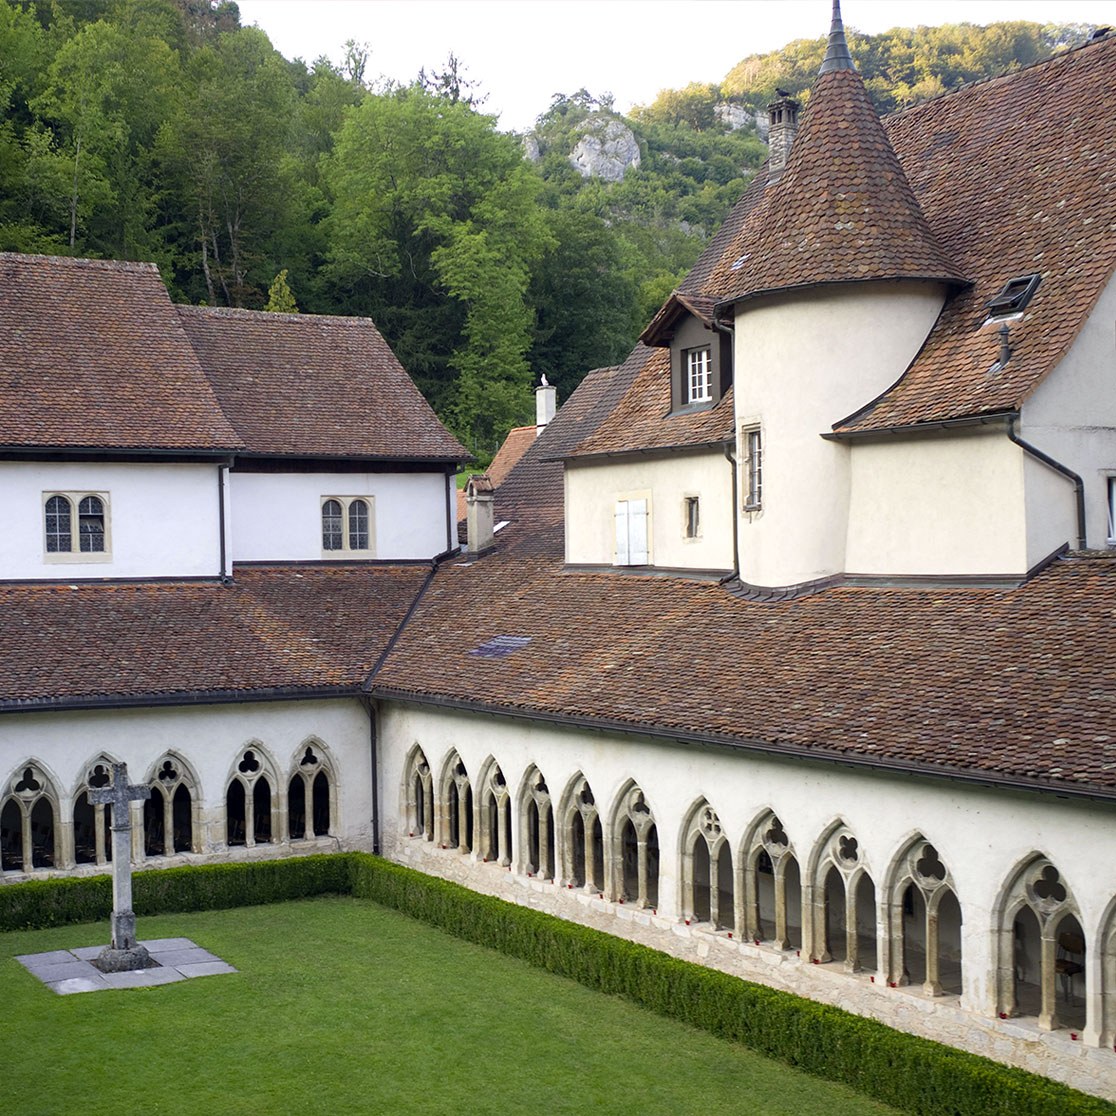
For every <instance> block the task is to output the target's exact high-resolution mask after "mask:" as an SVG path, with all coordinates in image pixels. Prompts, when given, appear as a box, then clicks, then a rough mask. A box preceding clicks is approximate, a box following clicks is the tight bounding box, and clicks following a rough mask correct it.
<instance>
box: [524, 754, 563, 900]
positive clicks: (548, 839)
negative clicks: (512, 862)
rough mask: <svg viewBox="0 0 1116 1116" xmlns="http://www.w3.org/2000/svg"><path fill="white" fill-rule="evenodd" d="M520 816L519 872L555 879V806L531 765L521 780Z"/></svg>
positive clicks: (543, 781) (543, 783)
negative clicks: (520, 869) (520, 870)
mask: <svg viewBox="0 0 1116 1116" xmlns="http://www.w3.org/2000/svg"><path fill="white" fill-rule="evenodd" d="M519 817H520V843H519V847H520V850H521V853H520V857H521V859H520V863H521V868H522V871H523V872H524V873H525V874H526V875H528V876H538V877H540V878H541V879H544V880H552V879H554V875H555V872H554V861H555V849H556V842H555V833H554V805H553V803H552V802H551V800H550V788H549V787H548V786H547V785H546V780H545V779H544V778H543V775H542V772H541V771H540V770H539V769H538V768H537V767H535V766H533V765H532V766H531V767H530V768H529V769H528V771H527V775H526V777H525V778H524V780H523V789H522V791H521V792H520V799H519Z"/></svg>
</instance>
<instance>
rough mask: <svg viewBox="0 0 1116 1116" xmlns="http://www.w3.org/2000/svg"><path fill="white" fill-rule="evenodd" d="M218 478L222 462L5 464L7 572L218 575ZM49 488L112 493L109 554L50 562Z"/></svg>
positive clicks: (2, 498)
mask: <svg viewBox="0 0 1116 1116" xmlns="http://www.w3.org/2000/svg"><path fill="white" fill-rule="evenodd" d="M217 477H218V467H217V465H215V464H214V465H204V464H203V465H196V464H182V465H177V464H176V465H170V464H168V465H158V464H147V463H140V462H136V463H126V462H112V463H107V462H96V461H90V462H54V461H26V462H25V461H6V462H3V463H0V523H2V524H4V530H3V531H0V577H3V578H48V579H51V580H59V579H74V578H90V577H98V578H99V577H127V578H131V577H217V576H219V574H220V565H221V562H220V519H219V515H218V495H217ZM44 492H75V493H76V492H104V493H107V494H108V504H109V506H108V517H107V519H108V522H107V524H106V527H107V530H108V534H109V547H110V550H109V551H108V552H107V560H102V556H101V555H89V556H86V555H75V556H74V559H73V560H71V561H61V562H60V561H56V560H53V558H54V556H51V558H52V560H51V561H47V556H46V542H45V534H44V532H45V528H44V524H43V493H44ZM74 530H75V532H76V530H77V524H76V523H75V524H74ZM87 558H89V559H96V560H85V559H87Z"/></svg>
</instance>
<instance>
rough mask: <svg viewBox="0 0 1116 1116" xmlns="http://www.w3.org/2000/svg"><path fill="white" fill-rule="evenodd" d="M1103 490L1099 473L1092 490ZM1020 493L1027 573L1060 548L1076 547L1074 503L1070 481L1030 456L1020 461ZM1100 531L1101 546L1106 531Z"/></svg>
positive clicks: (1098, 541)
mask: <svg viewBox="0 0 1116 1116" xmlns="http://www.w3.org/2000/svg"><path fill="white" fill-rule="evenodd" d="M1113 461H1114V462H1116V458H1113ZM1114 467H1116V466H1114ZM1105 487H1106V485H1105V483H1104V478H1103V477H1101V476H1100V474H1099V473H1098V474H1097V476H1096V478H1095V483H1094V488H1096V489H1097V490H1098V491H1100V492H1103V490H1104V489H1105ZM1023 490H1024V506H1025V508H1026V516H1027V568H1028V569H1030V568H1031V567H1032V566H1035V565H1037V564H1038V563H1039V562H1041V561H1042V560H1043V559H1044V558H1047V557H1049V556H1050V555H1051V554H1053V553H1054V551H1056V550H1057V549H1058V548H1059V547H1061V546H1064V545H1067V544H1068V545H1069V546H1070V547H1071V548H1076V547H1077V545H1078V541H1077V540H1078V526H1077V499H1076V497H1075V495H1074V489H1073V485H1072V484H1071V483H1070V481H1069V480H1067V479H1066V478H1065V477H1064V476H1062V475H1061V474H1060V473H1058V472H1056V471H1055V470H1054V469H1051V468H1050V466H1048V465H1045V464H1043V463H1042V462H1041V461H1036V460H1035V459H1034V458H1033V457H1031V456H1030V455H1025V456H1024V457H1023ZM1100 530H1101V534H1100V537H1099V538H1098V539H1097V545H1098V546H1103V545H1104V532H1105V528H1103V527H1102V528H1101V529H1100Z"/></svg>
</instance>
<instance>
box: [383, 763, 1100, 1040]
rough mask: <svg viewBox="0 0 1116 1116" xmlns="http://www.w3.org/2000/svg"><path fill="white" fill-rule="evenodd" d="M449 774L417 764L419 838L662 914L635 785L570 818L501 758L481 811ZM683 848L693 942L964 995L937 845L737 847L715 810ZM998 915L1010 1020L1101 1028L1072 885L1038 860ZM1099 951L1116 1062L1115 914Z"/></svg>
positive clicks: (847, 835) (1002, 999) (780, 831)
mask: <svg viewBox="0 0 1116 1116" xmlns="http://www.w3.org/2000/svg"><path fill="white" fill-rule="evenodd" d="M442 771H443V775H442V777H441V779H440V780H439V781H438V782H437V784H436V783H435V781H434V780H433V779H432V777H431V774H430V772H431V766H430V763H429V761H428V759H427V756H426V754H425V753H424V752H423V750H422V748H421V747H419V746H417V745H416V746H414V747H413V748H412V750H411V752H410V754H409V757H408V759H407V761H406V764H405V775H404V794H403V802H404V821H405V830H404V832H405V833H406V834H407V835H408V836H409V838H411V839H413V840H416V841H421V842H425V843H427V844H428V845H429V846H433V848H434V849H435V850H438V851H439V852H441V851H442V850H445V852H446V853H453V854H454V855H467V856H469V857H470V858H471V859H472V860H473V861H475V862H477V863H478V864H481V865H488V866H490V867H491V868H492V869H500V870H504V871H511V872H514V873H518V874H520V875H521V876H523V877H526V878H537V879H539V880H541V881H544V882H547V883H552V884H553V885H554V886H555V888H556V889H557V890H560V891H574V892H578V891H580V892H586V893H590V894H592V895H593V896H594V898H596V897H598V896H599V897H600V898H601V899H604V900H607V901H610V902H612V903H615V904H618V905H619V904H627V905H630V906H633V907H635V908H637V909H644V910H647V911H648V912H652V913H655V914H656V915H657V914H658V913H659V912H658V907H659V896H660V886H661V880H660V876H661V871H660V868H661V860H660V858H661V850H660V846H659V830H660V828H661V826H660V819H658V818H656V815H655V812H654V809H653V806H652V804H651V802H650V801H649V800H648V799H647V797H646V796H645V794H644V791H643V790H642V789H641V787H640V785H639V784H638V782H636V781H635V780H634V779H628V780H627V781H626V782H625V783H624V784H623V786H622V787H621V789H620V791H619V793H618V794H617V795H616V796H615V799H614V800H613V802H612V803H611V805H609V804H605V803H602V802H600V801H599V800H598V798H597V796H596V794H595V792H594V789H593V787H592V785H591V783H590V780H589V778H587V777H586V776H585V775H584V774H582V773H581V772H576V773H575V774H574V775H573V776H572V777H570V778H569V779H568V780H567V781H566V784H565V787H564V789H563V791H562V792H561V795H560V797H559V799H558V804H557V806H556V805H555V798H554V796H553V794H552V791H551V788H550V786H549V784H548V783H547V781H546V779H545V777H544V775H543V772H542V770H541V768H540V767H539V766H537V765H534V764H532V765H530V766H529V767H528V768H527V770H526V771H525V772H524V774H523V775H522V777H521V778H520V780H519V783H518V786H519V790H518V792H516V793H515V794H512V793H511V792H510V791H509V789H508V779H507V778H506V777H505V773H504V771H503V770H502V769H501V768H500V766H499V765H498V764H497V763H496V761H495V760H494V759H492V758H491V757H489V759H488V760H487V761H486V762H485V764H484V767H483V774H482V780H483V781H482V783H481V784H480V785H481V787H482V790H481V792H480V793H479V794H478V795H477V796H476V799H475V804H474V796H473V789H472V782H471V780H470V777H469V774H468V772H467V770H466V767H465V764H464V763H463V761H462V759H461V757H460V755H459V754H458V753H457V752H456V751H453V752H451V753H450V755H449V756H448V757H447V758H446V760H445V761H444V763H443V765H442ZM474 832H476V833H477V834H479V839H478V843H477V846H476V847H475V848H474V845H473V839H472V834H473V833H474ZM679 833H680V840H679V844H678V848H677V863H676V865H675V866H674V867H673V869H672V871H671V873H670V877H671V879H673V880H674V881H675V883H676V886H677V888H678V895H677V897H676V902H675V904H674V907H673V910H674V912H675V913H676V915H677V917H678V918H679V920H680V921H684V922H686V923H687V924H688V925H691V926H692V927H693V928H694V929H696V930H699V931H704V932H706V933H712V934H715V935H717V936H723V937H724V938H726V939H734V940H736V941H738V942H742V943H745V944H748V945H752V946H758V947H761V948H762V949H770V950H773V951H777V952H778V953H780V954H783V955H785V956H787V957H789V958H790V959H791V960H792V962H798V963H800V964H811V963H812V964H817V965H821V966H832V967H834V968H836V969H837V970H838V971H840V972H844V973H847V974H849V975H850V976H853V977H855V978H857V979H863V980H870V981H871V982H873V983H880V984H886V985H887V986H888V987H891V988H897V989H902V988H906V989H907V990H908V991H909V992H910V993H913V994H916V995H922V996H926V997H933V998H948V997H954V998H955V999H957V998H959V997H961V995H962V993H963V992H964V990H965V967H964V956H963V941H964V933H963V931H964V929H965V928H964V926H963V910H964V897H963V896H962V895H961V894H959V891H958V887H957V884H956V883H955V880H954V876H953V874H952V872H951V870H950V866H949V865H948V864H947V863H946V862H945V861H944V860H943V858H942V856H941V855H940V854H939V851H938V848H937V847H936V846H935V844H934V843H933V842H932V841H931V840H929V839H927V837H926V836H924V835H923V834H921V833H918V832H915V833H912V834H910V835H909V836H908V837H907V838H906V839H905V840H904V842H903V843H902V845H901V846H900V847H899V848H898V849H896V851H895V853H894V855H893V856H892V857H891V858H890V860H889V861H888V862H887V863H886V864H873V863H871V862H870V858H869V856H868V854H867V853H866V851H865V849H864V847H863V845H862V842H861V841H860V839H859V838H858V836H857V834H856V833H855V832H853V830H852V829H851V828H850V827H849V826H848V825H847V824H846V823H845V822H844V820H843V819H841V818H835V819H833V820H832V821H831V822H830V823H829V824H828V825H826V826H825V827H824V828H823V829H822V831H821V832H820V833H819V834H818V836H817V838H816V839H815V840H814V841H813V843H812V844H811V845H810V847H809V848H807V849H799V848H796V847H795V845H794V843H793V842H792V841H791V839H790V837H789V836H788V834H787V831H786V829H785V828H784V825H783V821H782V820H781V819H780V817H779V816H778V815H777V814H775V813H774V812H773V811H772V810H770V809H768V810H764V811H761V812H760V813H759V814H758V815H757V816H756V817H755V818H754V820H753V821H752V823H751V824H750V825H748V826H747V827H746V829H745V831H744V833H743V837H742V839H740V840H737V839H736V838H735V837H734V835H733V834H732V833H730V832H728V831H727V829H726V826H725V824H724V823H723V821H722V819H721V817H720V816H719V814H718V813H717V810H716V809H715V808H714V806H713V804H712V803H710V802H709V801H707V800H706V799H704V798H701V799H699V800H698V801H697V802H695V803H694V804H693V805H692V806H691V807H690V809H689V810H688V811H687V813H686V815H685V816H684V818H683V819H682V821H681V825H680V827H679ZM989 906H993V905H992V904H989ZM993 910H994V918H995V920H996V924H995V927H994V928H993V927H990V928H989V932H990V933H994V934H995V937H996V941H997V943H998V944H997V947H996V948H997V976H996V997H997V1002H998V1004H999V1012H998V1014H1000V1016H1001V1017H1002V1018H1021V1019H1031V1020H1032V1021H1033V1022H1034V1024H1035V1025H1036V1026H1037V1027H1038V1029H1039V1030H1043V1031H1051V1030H1056V1029H1066V1030H1071V1031H1073V1032H1074V1034H1075V1035H1076V1034H1077V1032H1079V1031H1083V1030H1085V1028H1086V1025H1087V1023H1089V1022H1091V1021H1090V1020H1088V1019H1087V1010H1086V1005H1087V1004H1088V1003H1089V1000H1088V999H1087V997H1086V987H1085V979H1086V977H1085V972H1086V966H1085V955H1086V948H1087V947H1086V940H1087V935H1086V933H1085V931H1084V929H1083V925H1082V920H1081V916H1080V911H1079V908H1078V907H1077V905H1076V903H1075V901H1074V898H1073V895H1072V892H1071V890H1070V888H1069V885H1068V884H1067V883H1066V881H1065V880H1063V878H1062V876H1061V874H1060V871H1059V869H1058V868H1057V867H1056V866H1055V865H1054V864H1052V863H1051V862H1050V861H1049V860H1047V859H1046V858H1045V857H1043V856H1041V855H1039V854H1035V855H1034V856H1032V857H1030V858H1029V859H1028V860H1027V861H1026V862H1025V863H1023V864H1022V865H1020V866H1019V867H1018V869H1017V871H1016V872H1015V873H1014V875H1013V876H1012V878H1011V879H1010V880H1008V881H1007V882H1006V883H1005V885H1004V888H1003V892H1002V894H1001V895H1000V896H999V897H998V899H997V900H996V901H995V904H994V906H993ZM1095 948H1097V949H1103V951H1104V956H1103V966H1102V968H1103V982H1104V995H1103V997H1102V998H1101V1002H1102V1003H1103V1005H1104V1006H1103V1014H1104V1019H1103V1020H1100V1021H1095V1022H1094V1029H1095V1030H1096V1031H1097V1032H1098V1033H1103V1035H1104V1036H1106V1037H1105V1041H1106V1042H1107V1044H1108V1045H1110V1046H1111V1045H1112V1044H1113V1042H1116V899H1114V900H1113V903H1112V907H1111V910H1110V912H1109V913H1108V915H1107V916H1106V920H1105V924H1104V927H1103V932H1102V933H1101V934H1100V935H1099V938H1098V943H1097V945H1096V947H1095Z"/></svg>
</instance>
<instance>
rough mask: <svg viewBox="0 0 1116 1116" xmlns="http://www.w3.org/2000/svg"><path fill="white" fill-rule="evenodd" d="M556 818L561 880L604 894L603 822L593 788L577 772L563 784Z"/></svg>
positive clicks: (573, 885)
mask: <svg viewBox="0 0 1116 1116" xmlns="http://www.w3.org/2000/svg"><path fill="white" fill-rule="evenodd" d="M558 818H559V832H558V847H559V849H560V852H561V860H562V879H563V881H564V882H565V883H566V884H567V885H568V886H570V887H583V888H585V889H586V890H587V891H596V892H598V893H599V894H601V895H603V894H604V889H605V853H604V825H603V823H602V822H601V814H600V809H599V808H598V806H597V799H596V796H595V795H594V794H593V788H592V787H591V786H590V785H589V780H588V779H586V778H585V776H584V775H583V774H582V773H581V772H580V771H579V772H577V774H576V775H574V776H573V778H572V779H570V781H569V782H568V783H567V784H566V790H565V793H564V794H563V795H562V805H561V807H560V808H559V811H558Z"/></svg>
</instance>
